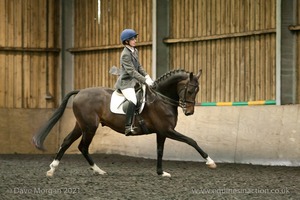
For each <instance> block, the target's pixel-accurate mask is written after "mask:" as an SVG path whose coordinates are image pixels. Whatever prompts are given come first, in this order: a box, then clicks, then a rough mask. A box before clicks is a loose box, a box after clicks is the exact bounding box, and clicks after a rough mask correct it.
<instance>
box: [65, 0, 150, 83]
mask: <svg viewBox="0 0 300 200" xmlns="http://www.w3.org/2000/svg"><path fill="white" fill-rule="evenodd" d="M74 7H75V12H74V13H75V14H74V16H75V19H74V23H75V25H74V29H75V30H74V48H72V49H70V50H69V51H70V52H72V53H74V72H75V83H74V87H75V88H76V89H81V88H86V87H93V86H106V87H113V86H114V84H115V81H116V78H117V77H116V76H113V75H111V74H109V69H110V68H111V67H112V66H117V67H120V53H121V51H122V48H123V45H121V41H120V34H121V32H122V30H123V29H125V28H132V29H135V30H136V32H137V33H138V34H139V35H138V41H137V42H138V45H139V46H138V47H137V48H138V50H139V57H140V62H141V64H142V65H143V66H144V68H145V69H146V71H147V72H148V73H149V74H151V71H152V70H151V65H152V63H151V60H152V1H151V0H86V1H82V0H75V4H74Z"/></svg>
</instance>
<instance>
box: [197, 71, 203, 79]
mask: <svg viewBox="0 0 300 200" xmlns="http://www.w3.org/2000/svg"><path fill="white" fill-rule="evenodd" d="M201 74H202V69H200V70H199V72H198V74H197V75H196V77H197V78H198V79H199V78H200V76H201Z"/></svg>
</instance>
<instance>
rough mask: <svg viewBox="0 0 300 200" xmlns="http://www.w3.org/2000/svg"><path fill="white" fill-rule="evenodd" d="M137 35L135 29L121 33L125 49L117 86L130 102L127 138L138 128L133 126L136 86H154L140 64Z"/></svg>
mask: <svg viewBox="0 0 300 200" xmlns="http://www.w3.org/2000/svg"><path fill="white" fill-rule="evenodd" d="M137 35H138V34H137V33H136V32H135V31H134V30H133V29H125V30H123V31H122V33H121V41H122V44H123V45H124V49H123V51H122V53H121V57H120V64H121V72H120V76H119V78H118V80H117V82H116V85H115V87H116V88H117V89H119V90H121V91H122V93H123V95H124V96H125V98H126V99H127V100H128V101H129V105H128V108H127V112H126V121H125V135H126V136H128V135H132V134H134V132H135V128H136V127H133V126H132V124H133V117H134V113H135V109H136V108H135V107H136V105H137V98H136V94H135V90H134V86H135V85H136V84H137V83H143V84H145V83H146V84H147V85H149V86H152V85H153V80H152V79H151V78H150V76H149V75H148V74H147V73H146V71H145V70H144V68H143V67H142V66H141V64H140V63H139V57H138V50H137V49H136V48H135V46H136V38H137Z"/></svg>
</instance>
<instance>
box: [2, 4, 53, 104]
mask: <svg viewBox="0 0 300 200" xmlns="http://www.w3.org/2000/svg"><path fill="white" fill-rule="evenodd" d="M58 17H59V1H58V0H0V19H1V20H0V77H1V78H0V108H52V107H55V106H56V101H57V98H58V97H57V86H58V80H57V67H58V52H59V49H57V48H56V47H57V46H58V31H59V28H58V27H59V26H58V19H59V18H58ZM47 92H48V93H49V94H51V95H53V99H52V100H46V99H45V96H46V95H47Z"/></svg>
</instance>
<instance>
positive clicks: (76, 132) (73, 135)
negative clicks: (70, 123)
mask: <svg viewBox="0 0 300 200" xmlns="http://www.w3.org/2000/svg"><path fill="white" fill-rule="evenodd" d="M81 134H82V131H81V129H80V127H79V126H78V124H77V123H76V125H75V127H74V129H73V130H72V131H71V132H70V133H69V134H68V135H67V137H65V139H64V141H63V143H62V144H61V146H60V148H59V151H58V153H57V154H56V156H55V158H54V160H53V162H52V163H51V164H50V170H49V171H47V176H49V177H51V176H53V174H54V171H55V169H56V168H57V167H58V164H59V161H60V160H61V158H62V157H63V155H64V153H65V152H66V150H67V149H68V148H69V147H70V146H71V144H73V142H74V141H76V140H77V139H78V138H79V137H80V136H81Z"/></svg>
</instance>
